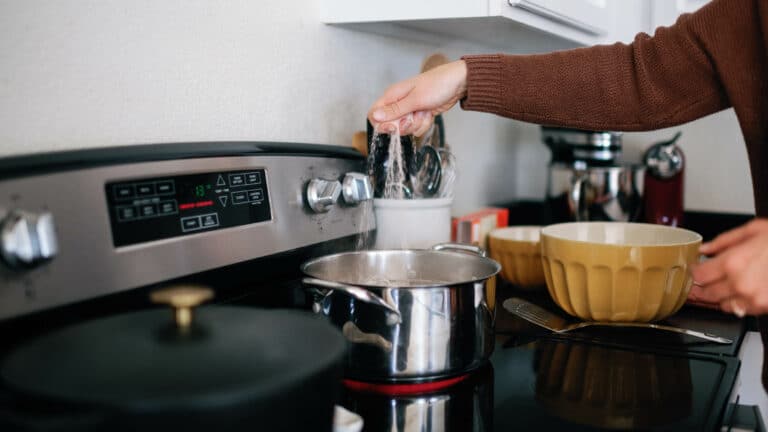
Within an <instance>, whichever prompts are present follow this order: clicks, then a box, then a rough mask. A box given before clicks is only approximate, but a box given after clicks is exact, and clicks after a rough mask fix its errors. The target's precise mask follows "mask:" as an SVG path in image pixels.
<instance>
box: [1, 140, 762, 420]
mask: <svg viewBox="0 0 768 432" xmlns="http://www.w3.org/2000/svg"><path fill="white" fill-rule="evenodd" d="M362 169H363V159H362V157H361V156H359V155H357V154H355V153H354V152H352V151H351V150H350V151H348V150H347V149H341V148H336V147H330V146H308V145H286V144H275V143H207V144H204V143H203V144H199V143H198V144H179V145H161V146H134V147H131V148H121V149H109V150H107V149H105V150H95V151H93V150H92V151H85V152H68V153H62V154H53V155H39V156H31V157H22V158H12V159H6V160H0V221H3V223H4V226H2V227H0V228H3V229H4V230H6V232H7V231H8V229H9V226H10V225H9V223H10V222H9V221H17V222H18V221H23V222H24V224H26V225H24V226H32V227H37V228H36V229H33V230H31V231H29V232H30V233H31V234H30V235H31V236H32V237H35V236H37V238H36V239H35V241H32V242H31V243H30V245H29V248H28V249H23V248H22V249H19V248H16V249H15V250H11V251H8V250H4V251H3V261H0V340H1V341H2V342H0V361H1V359H2V357H5V355H7V354H8V353H9V352H11V351H12V350H13V349H14V348H15V347H18V346H20V345H22V344H25V343H27V342H28V341H30V340H33V339H34V338H35V337H36V336H38V335H42V334H45V333H47V332H50V331H51V330H54V329H58V328H61V327H64V326H67V325H71V324H76V323H80V322H84V321H86V320H90V319H98V318H100V317H105V316H110V315H114V314H117V313H121V312H126V311H134V310H140V309H146V308H151V307H156V306H153V305H151V304H150V302H149V301H148V294H149V293H150V292H151V291H152V290H154V289H155V288H157V287H161V286H167V285H174V284H178V283H188V282H191V283H195V284H203V285H207V286H210V287H212V288H213V289H214V290H215V291H216V299H215V301H214V303H217V304H235V305H239V306H252V307H254V308H291V309H306V310H309V309H310V307H311V301H310V298H309V296H308V295H307V294H306V293H305V292H304V290H303V288H302V286H301V284H300V277H301V275H300V274H299V266H300V264H301V263H302V262H304V261H306V260H307V259H310V258H312V257H317V256H321V255H326V254H329V253H334V252H340V251H345V250H352V249H354V248H357V247H360V246H361V245H364V243H365V242H364V240H365V238H366V233H367V231H368V230H370V229H372V228H373V223H372V221H371V219H372V218H373V215H372V212H370V211H369V210H366V205H367V204H366V203H355V202H353V200H350V201H349V202H347V201H345V199H344V198H339V195H340V191H338V190H336V186H337V185H336V184H335V183H336V182H338V183H339V185H338V186H341V183H342V181H343V179H344V176H345V174H346V173H349V172H354V171H361V170H362ZM314 180H322V181H323V182H324V183H322V185H321V186H322V187H321V188H320V189H319V192H320V193H321V195H322V194H325V195H327V198H329V199H330V201H332V202H333V205H332V206H330V207H329V208H328V209H326V210H327V211H324V212H323V211H320V212H317V211H316V210H313V209H312V208H313V206H311V205H310V203H308V202H307V194H306V191H307V188H308V187H309V185H310V184H311V183H312V182H313V181H314ZM209 186H210V187H209ZM259 190H260V192H259ZM235 201H237V202H238V203H240V204H235ZM317 208H320V209H321V210H323V208H322V206H320V207H317ZM46 227H48V228H53V229H48V228H46ZM11 231H12V230H11ZM50 235H53V236H54V237H55V239H54V240H55V242H54V243H51V242H50V239H47V236H50ZM5 246H7V245H4V247H5ZM511 296H522V297H525V298H526V299H528V300H529V301H532V302H534V303H537V304H538V305H539V306H542V307H545V308H547V309H549V310H551V311H553V312H554V311H557V310H558V308H557V306H556V305H555V304H554V303H553V302H552V301H551V300H550V299H549V297H548V296H547V294H546V292H545V291H538V292H526V293H520V292H516V291H515V289H514V287H511V286H507V285H503V284H502V285H500V286H499V287H498V291H497V299H496V305H497V318H496V319H497V322H496V324H497V326H496V333H497V334H496V347H495V351H494V354H493V355H492V357H491V359H490V361H489V362H488V363H487V364H485V365H483V366H482V367H480V368H478V369H476V370H474V371H468V372H467V373H466V374H465V375H463V376H460V377H452V378H453V381H451V382H449V383H447V384H446V385H439V383H437V384H436V383H432V385H431V386H427V387H423V388H414V387H409V388H408V389H407V391H402V390H403V389H398V388H396V387H389V388H386V389H384V390H383V391H382V389H371V388H369V387H366V386H359V385H358V386H355V385H346V386H345V385H344V384H343V383H342V382H339V389H340V390H341V392H340V397H339V400H338V404H340V405H343V406H344V407H346V408H348V409H349V410H351V411H353V412H355V413H358V414H359V415H361V416H362V417H363V420H364V421H365V426H364V429H363V430H364V431H425V432H426V431H489V432H490V431H502V430H503V431H508V430H600V429H623V430H637V429H641V430H647V429H650V430H696V431H701V430H703V431H716V430H720V429H721V427H723V426H725V427H726V428H727V427H730V426H732V425H736V424H740V423H738V422H737V421H736V420H735V419H736V417H737V415H736V413H737V410H736V409H735V408H734V407H736V406H737V405H735V404H734V401H733V394H732V390H733V387H734V384H735V382H736V380H737V376H738V373H739V367H740V361H739V359H738V353H739V349H740V346H741V343H742V341H743V339H744V334H745V331H746V330H747V323H746V321H744V320H740V319H736V318H734V317H731V316H726V315H723V314H720V313H718V312H715V311H710V310H705V309H699V308H689V307H685V308H683V309H682V310H681V311H680V312H679V313H677V314H676V315H675V316H673V317H671V318H669V319H668V322H669V323H670V324H673V325H676V326H679V327H688V328H692V329H698V330H705V331H709V332H711V333H716V334H718V335H721V336H724V337H727V338H730V339H732V340H733V341H734V342H733V343H732V344H730V345H715V344H709V343H702V342H701V341H699V340H696V339H689V338H687V337H682V336H678V335H673V334H667V333H662V332H656V331H652V330H651V331H646V330H629V331H628V330H617V329H599V328H590V329H583V330H580V331H578V332H573V333H569V334H568V335H567V336H555V335H552V334H550V333H548V332H547V331H545V330H542V329H540V328H538V327H535V326H533V325H531V324H529V323H527V322H525V321H523V320H521V319H519V318H516V317H514V316H513V315H511V314H510V313H508V312H507V311H505V310H504V309H503V308H502V307H501V304H502V302H503V300H504V299H506V298H508V297H511ZM51 367H55V359H51ZM329 394H336V393H335V392H331V393H329ZM299 409H300V407H297V410H299ZM89 415H90V413H88V412H80V411H78V410H77V409H75V408H74V407H70V406H66V405H62V404H41V403H39V401H34V402H31V401H27V400H23V399H20V398H19V397H18V395H16V394H15V393H14V392H13V391H11V389H9V388H8V387H7V386H6V385H5V384H4V383H3V382H2V381H0V430H2V431H6V430H28V431H71V430H84V429H86V425H88V428H90V430H99V427H98V425H99V419H98V418H96V419H94V418H92V417H89ZM756 423H760V422H759V419H758V420H757V421H756ZM93 425H96V426H93ZM252 430H259V428H258V425H254V428H253V429H252ZM757 430H763V429H760V428H758V429H757Z"/></svg>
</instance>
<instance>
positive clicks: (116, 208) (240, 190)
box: [106, 169, 272, 246]
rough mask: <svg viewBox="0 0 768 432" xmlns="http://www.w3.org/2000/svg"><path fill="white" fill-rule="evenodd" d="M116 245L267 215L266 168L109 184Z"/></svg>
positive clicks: (243, 222) (267, 217) (265, 218)
mask: <svg viewBox="0 0 768 432" xmlns="http://www.w3.org/2000/svg"><path fill="white" fill-rule="evenodd" d="M106 194H107V203H108V205H109V216H110V221H111V225H112V239H113V242H114V244H115V246H126V245H131V244H136V243H143V242H147V241H152V240H160V239H165V238H170V237H176V236H181V235H190V234H196V233H199V232H204V231H210V230H215V229H221V228H229V227H234V226H239V225H247V224H252V223H258V222H265V221H268V220H271V218H272V215H271V211H270V205H269V195H268V191H267V179H266V172H265V170H264V169H253V170H247V171H228V172H214V173H205V174H190V175H183V176H169V177H157V178H150V179H137V180H130V181H120V182H113V183H108V184H107V185H106Z"/></svg>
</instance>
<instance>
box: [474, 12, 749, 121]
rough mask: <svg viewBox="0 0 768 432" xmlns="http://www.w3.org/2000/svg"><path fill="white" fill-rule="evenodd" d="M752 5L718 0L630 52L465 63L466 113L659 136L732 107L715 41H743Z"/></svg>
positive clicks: (621, 48) (584, 51)
mask: <svg viewBox="0 0 768 432" xmlns="http://www.w3.org/2000/svg"><path fill="white" fill-rule="evenodd" d="M754 3H755V2H753V1H747V0H737V1H730V0H729V1H725V0H715V1H713V2H711V3H709V4H708V5H706V6H704V7H703V8H701V9H700V10H699V11H697V12H695V13H693V14H685V15H682V16H681V17H680V18H679V19H678V20H677V22H676V23H675V24H674V25H673V26H671V27H660V28H658V29H657V30H656V33H655V35H654V36H653V37H651V36H649V35H647V34H645V33H641V34H639V35H637V36H636V37H635V39H634V41H633V42H632V43H631V44H629V45H627V44H622V43H616V44H613V45H598V46H593V47H589V48H578V49H574V50H568V51H560V52H553V53H549V54H537V55H503V54H496V55H479V56H465V57H463V59H464V60H465V61H466V63H467V70H468V74H467V96H466V97H465V99H463V100H462V102H461V106H462V108H464V109H466V110H472V111H484V112H491V113H495V114H499V115H502V116H505V117H510V118H514V119H518V120H523V121H527V122H532V123H539V124H545V125H551V126H565V127H574V128H580V129H591V130H624V131H638V130H650V129H660V128H664V127H669V126H674V125H678V124H681V123H685V122H688V121H691V120H694V119H697V118H699V117H703V116H705V115H707V114H711V113H714V112H717V111H720V110H722V109H725V108H728V107H729V106H730V102H729V100H728V96H727V92H726V91H725V89H724V87H723V84H722V82H721V80H720V77H719V75H718V61H722V60H723V59H721V58H718V57H719V56H720V51H721V49H720V46H722V44H720V43H718V42H717V39H718V37H721V36H722V35H723V34H729V35H733V33H735V32H736V33H737V32H738V31H739V30H738V27H739V20H744V19H749V14H750V8H752V9H754ZM752 12H754V10H752ZM729 48H730V50H731V51H734V48H735V47H734V46H730V47H729ZM729 55H734V53H730V54H729Z"/></svg>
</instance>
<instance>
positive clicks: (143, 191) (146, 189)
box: [136, 183, 155, 196]
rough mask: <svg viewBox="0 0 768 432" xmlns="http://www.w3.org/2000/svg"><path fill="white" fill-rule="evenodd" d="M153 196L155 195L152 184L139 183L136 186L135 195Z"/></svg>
mask: <svg viewBox="0 0 768 432" xmlns="http://www.w3.org/2000/svg"><path fill="white" fill-rule="evenodd" d="M154 194H155V184H154V183H139V184H137V185H136V195H138V196H148V195H154Z"/></svg>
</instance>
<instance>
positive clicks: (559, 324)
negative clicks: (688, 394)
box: [504, 297, 733, 344]
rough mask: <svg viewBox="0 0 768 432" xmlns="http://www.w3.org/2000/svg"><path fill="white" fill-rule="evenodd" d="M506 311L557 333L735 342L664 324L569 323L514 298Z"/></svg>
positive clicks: (507, 304) (510, 300) (506, 307)
mask: <svg viewBox="0 0 768 432" xmlns="http://www.w3.org/2000/svg"><path fill="white" fill-rule="evenodd" d="M504 309H506V310H508V311H509V312H511V313H513V314H515V315H517V316H519V317H520V318H523V319H524V320H526V321H529V322H531V323H533V324H536V325H537V326H540V327H544V328H545V329H547V330H550V331H553V332H555V333H565V332H568V331H571V330H576V329H580V328H584V327H590V326H601V327H635V328H644V329H656V330H663V331H669V332H674V333H681V334H685V335H688V336H693V337H697V338H700V339H704V340H707V341H710V342H714V343H719V344H730V343H732V342H733V341H732V340H730V339H726V338H724V337H720V336H717V335H713V334H711V333H704V332H700V331H695V330H688V329H682V328H679V327H672V326H668V325H663V324H652V323H635V322H592V321H590V322H579V323H569V322H568V321H566V320H565V319H564V318H562V317H560V316H558V315H555V314H553V313H552V312H549V311H547V310H546V309H542V308H540V307H539V306H536V305H535V304H533V303H531V302H528V301H525V300H523V299H520V298H516V297H512V298H510V299H507V300H505V301H504Z"/></svg>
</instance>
